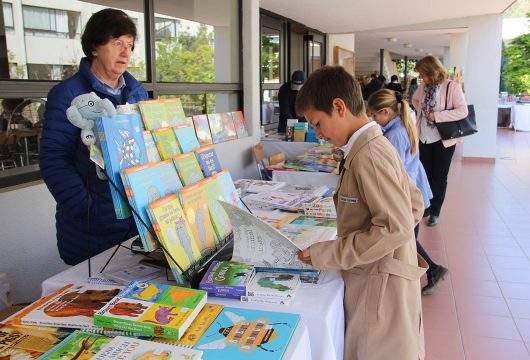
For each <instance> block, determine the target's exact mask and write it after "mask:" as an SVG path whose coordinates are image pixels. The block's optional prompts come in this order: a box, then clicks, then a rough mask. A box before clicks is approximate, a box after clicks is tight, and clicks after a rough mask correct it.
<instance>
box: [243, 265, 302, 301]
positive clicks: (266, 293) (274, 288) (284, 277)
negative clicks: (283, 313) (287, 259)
mask: <svg viewBox="0 0 530 360" xmlns="http://www.w3.org/2000/svg"><path fill="white" fill-rule="evenodd" d="M299 287H300V275H298V274H289V273H281V272H277V273H265V272H259V273H256V275H254V277H253V278H252V280H251V281H250V284H249V285H248V286H247V293H246V294H245V295H246V296H248V297H262V298H276V299H285V300H286V299H292V298H293V297H294V295H295V293H296V291H297V290H298V288H299Z"/></svg>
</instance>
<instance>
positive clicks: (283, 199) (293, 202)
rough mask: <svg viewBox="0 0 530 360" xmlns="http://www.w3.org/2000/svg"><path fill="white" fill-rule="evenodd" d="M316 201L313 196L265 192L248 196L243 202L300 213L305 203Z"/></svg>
mask: <svg viewBox="0 0 530 360" xmlns="http://www.w3.org/2000/svg"><path fill="white" fill-rule="evenodd" d="M314 199H315V196H312V195H300V194H290V193H284V192H282V191H266V192H265V191H264V192H260V193H255V194H249V195H246V196H245V197H244V198H243V201H244V202H245V203H246V204H247V205H248V204H253V203H256V204H260V205H265V206H270V207H273V208H276V209H283V210H288V211H299V210H301V209H302V208H303V204H304V203H306V202H311V201H312V200H314Z"/></svg>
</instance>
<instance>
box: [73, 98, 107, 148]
mask: <svg viewBox="0 0 530 360" xmlns="http://www.w3.org/2000/svg"><path fill="white" fill-rule="evenodd" d="M98 116H116V109H115V108H114V105H112V103H111V102H110V100H109V99H101V98H100V97H99V96H97V95H96V93H94V92H90V93H88V94H82V95H79V96H76V97H75V98H74V99H73V100H72V102H71V106H70V107H69V108H68V109H66V117H67V118H68V120H69V121H70V122H71V123H72V125H74V126H76V127H78V128H80V129H81V141H82V142H83V144H85V145H86V146H90V145H92V144H95V143H96V138H95V136H94V131H93V130H92V128H93V127H94V124H95V123H94V120H95V119H96V118H97V117H98Z"/></svg>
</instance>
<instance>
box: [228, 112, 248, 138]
mask: <svg viewBox="0 0 530 360" xmlns="http://www.w3.org/2000/svg"><path fill="white" fill-rule="evenodd" d="M230 116H232V122H233V123H234V127H235V128H236V134H237V138H238V139H241V138H244V137H246V136H248V131H247V126H246V124H245V118H244V117H243V112H242V111H232V112H231V113H230Z"/></svg>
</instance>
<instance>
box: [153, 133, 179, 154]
mask: <svg viewBox="0 0 530 360" xmlns="http://www.w3.org/2000/svg"><path fill="white" fill-rule="evenodd" d="M153 138H154V139H155V143H156V148H157V149H158V153H159V154H160V158H161V159H162V160H168V159H171V158H172V157H173V156H176V155H180V154H181V152H180V148H179V145H178V143H177V138H176V137H175V133H174V132H173V129H172V128H170V127H165V128H159V129H155V130H153Z"/></svg>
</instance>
